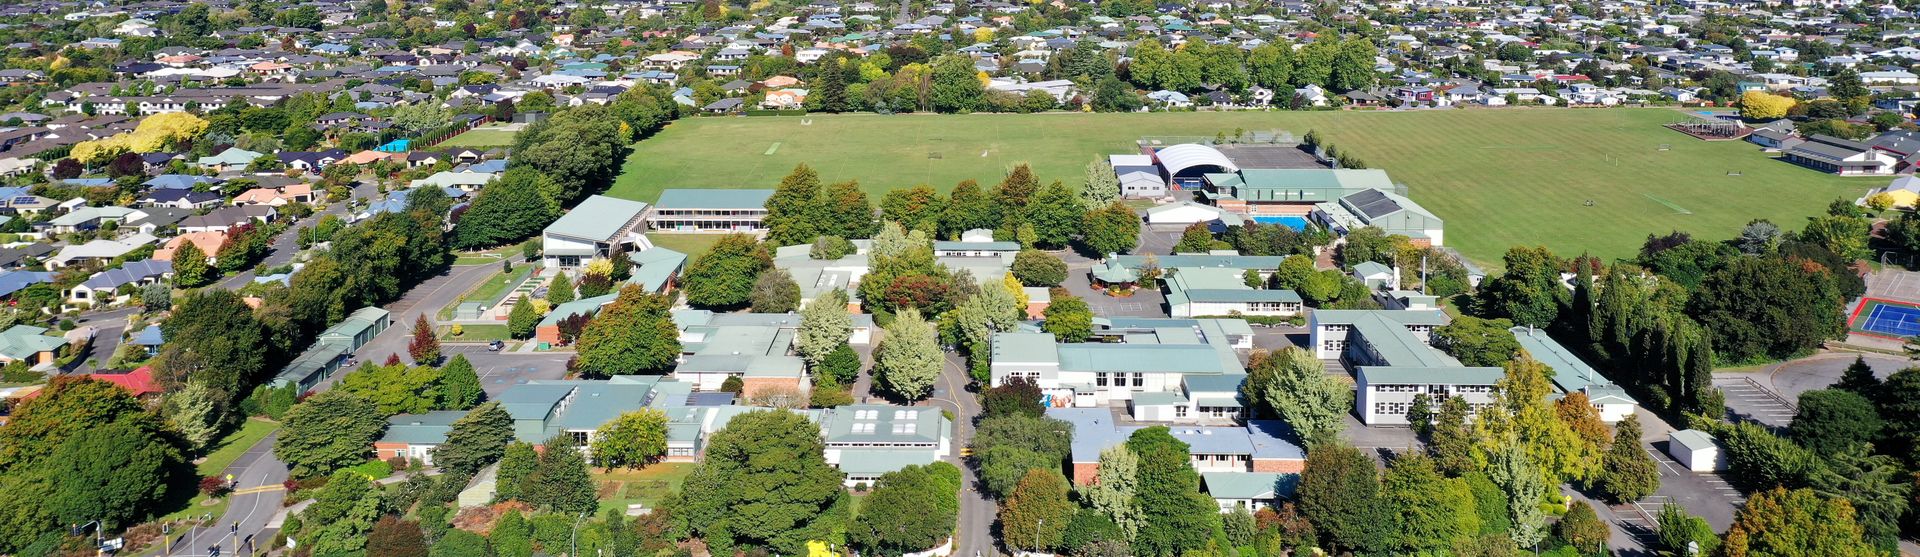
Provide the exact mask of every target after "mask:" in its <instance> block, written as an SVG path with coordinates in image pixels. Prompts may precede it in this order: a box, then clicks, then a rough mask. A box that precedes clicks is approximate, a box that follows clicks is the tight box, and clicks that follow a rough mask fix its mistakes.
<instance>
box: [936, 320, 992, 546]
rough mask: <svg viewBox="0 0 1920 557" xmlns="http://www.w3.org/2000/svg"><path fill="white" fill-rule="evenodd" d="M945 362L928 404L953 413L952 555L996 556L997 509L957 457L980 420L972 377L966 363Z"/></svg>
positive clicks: (953, 357) (952, 357) (954, 358)
mask: <svg viewBox="0 0 1920 557" xmlns="http://www.w3.org/2000/svg"><path fill="white" fill-rule="evenodd" d="M944 360H945V365H943V366H942V367H941V370H940V381H939V382H938V383H935V384H934V386H933V398H932V400H931V402H933V403H934V404H935V405H937V406H940V407H942V408H945V409H947V410H950V411H952V412H953V416H954V418H953V446H954V454H953V455H951V456H949V457H947V461H948V462H952V463H953V464H954V465H955V466H959V467H960V478H961V485H962V487H961V488H960V517H959V519H960V524H959V527H958V530H959V536H958V538H959V539H956V540H954V547H953V555H960V556H967V555H973V554H974V553H975V552H978V553H979V554H981V555H995V554H996V553H995V551H994V545H993V520H994V514H995V513H996V512H997V511H998V510H999V507H998V506H996V505H995V503H994V502H993V501H992V500H990V499H988V498H987V496H986V495H984V494H982V493H981V492H980V478H979V477H978V476H977V475H975V474H974V472H973V467H971V466H968V465H967V459H966V458H964V457H961V456H960V454H959V453H960V448H961V447H966V446H969V445H972V444H973V426H974V420H976V419H978V418H979V417H980V399H979V397H977V396H974V394H973V393H971V392H968V391H967V390H966V386H967V384H968V383H969V382H971V381H972V378H970V377H968V376H967V367H966V363H965V362H964V361H962V360H961V359H960V356H959V355H957V354H954V353H951V352H949V353H946V354H945V358H944Z"/></svg>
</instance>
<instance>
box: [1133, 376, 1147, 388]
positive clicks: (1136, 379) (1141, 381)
mask: <svg viewBox="0 0 1920 557" xmlns="http://www.w3.org/2000/svg"><path fill="white" fill-rule="evenodd" d="M1146 376H1147V374H1145V373H1135V374H1133V386H1134V387H1135V388H1139V387H1145V386H1147V378H1146Z"/></svg>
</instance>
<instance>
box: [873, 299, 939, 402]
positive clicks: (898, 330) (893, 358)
mask: <svg viewBox="0 0 1920 557" xmlns="http://www.w3.org/2000/svg"><path fill="white" fill-rule="evenodd" d="M886 330H887V336H886V338H885V339H884V340H881V341H880V347H879V348H877V349H875V350H874V352H873V372H874V382H875V383H876V384H877V385H878V386H880V387H881V388H883V389H885V390H886V391H887V392H890V393H893V394H894V395H897V396H899V397H901V398H904V399H908V400H918V399H921V398H925V397H926V396H927V395H929V394H931V393H932V391H933V382H934V380H936V379H938V378H939V377H940V368H941V365H942V364H943V363H944V361H945V360H944V359H943V358H942V357H941V355H940V346H939V335H938V333H936V332H935V330H934V327H933V324H932V323H928V322H927V321H926V320H925V319H922V318H921V317H920V312H919V311H918V310H915V309H912V308H908V309H905V310H902V311H901V312H900V315H898V316H895V317H894V319H893V323H891V324H888V325H887V327H886Z"/></svg>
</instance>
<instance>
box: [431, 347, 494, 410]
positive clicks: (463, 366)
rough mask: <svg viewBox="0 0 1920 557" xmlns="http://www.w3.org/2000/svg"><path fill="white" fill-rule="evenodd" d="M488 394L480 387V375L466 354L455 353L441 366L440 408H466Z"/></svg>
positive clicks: (471, 406)
mask: <svg viewBox="0 0 1920 557" xmlns="http://www.w3.org/2000/svg"><path fill="white" fill-rule="evenodd" d="M486 396H487V393H486V392H485V391H483V390H481V388H480V375H479V374H477V373H475V372H474V370H473V363H471V362H468V361H467V355H466V354H454V355H453V359H451V360H447V365H446V366H444V367H441V368H440V393H439V398H440V405H439V409H441V410H466V409H469V408H473V405H475V404H479V403H480V401H481V400H483V399H485V398H486Z"/></svg>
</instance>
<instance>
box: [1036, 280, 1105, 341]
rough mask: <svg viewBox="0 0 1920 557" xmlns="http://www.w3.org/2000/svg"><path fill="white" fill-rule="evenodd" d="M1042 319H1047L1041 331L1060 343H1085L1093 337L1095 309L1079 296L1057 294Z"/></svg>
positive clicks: (1063, 293)
mask: <svg viewBox="0 0 1920 557" xmlns="http://www.w3.org/2000/svg"><path fill="white" fill-rule="evenodd" d="M1041 317H1043V318H1045V319H1046V321H1045V322H1043V323H1041V329H1042V330H1045V331H1046V332H1048V333H1052V334H1053V336H1054V337H1055V338H1057V339H1059V341H1060V342H1085V341H1086V340H1087V339H1089V338H1092V337H1093V308H1092V307H1090V306H1088V305H1087V301H1086V300H1082V299H1080V297H1079V296H1074V295H1072V294H1067V293H1066V292H1056V295H1055V296H1054V298H1053V302H1052V303H1050V304H1048V305H1047V309H1046V311H1044V312H1042V314H1041Z"/></svg>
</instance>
